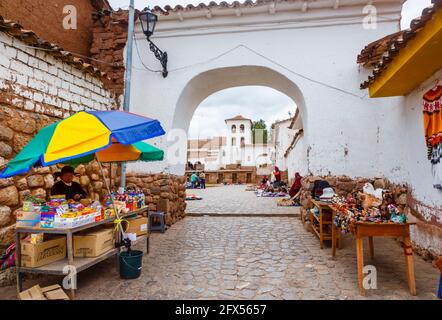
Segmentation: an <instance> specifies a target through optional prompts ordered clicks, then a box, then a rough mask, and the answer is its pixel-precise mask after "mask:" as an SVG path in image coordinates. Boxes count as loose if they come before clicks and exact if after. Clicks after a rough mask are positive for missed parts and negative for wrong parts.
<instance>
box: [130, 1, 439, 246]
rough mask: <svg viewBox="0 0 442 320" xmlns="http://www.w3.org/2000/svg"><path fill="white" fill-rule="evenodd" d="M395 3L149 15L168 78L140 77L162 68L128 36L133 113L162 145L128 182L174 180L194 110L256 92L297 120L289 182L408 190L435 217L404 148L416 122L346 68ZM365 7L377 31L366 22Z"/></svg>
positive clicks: (235, 7)
mask: <svg viewBox="0 0 442 320" xmlns="http://www.w3.org/2000/svg"><path fill="white" fill-rule="evenodd" d="M403 3H404V0H378V1H367V0H347V1H338V0H308V1H297V0H288V1H262V2H258V3H254V4H249V3H247V4H238V3H235V4H232V5H227V4H226V5H224V4H223V5H216V4H210V5H200V6H197V7H193V6H188V7H186V8H184V7H182V6H177V7H175V8H170V7H167V9H159V8H155V12H156V13H157V14H159V23H158V25H157V29H156V31H155V34H154V36H153V37H152V40H153V41H154V42H155V43H156V44H157V45H158V46H159V47H160V48H162V49H163V50H165V51H167V52H168V56H169V65H168V69H169V75H168V77H167V78H163V77H162V76H161V73H157V72H155V73H154V72H151V71H149V70H148V69H146V68H144V66H146V67H148V68H149V69H150V70H158V69H160V66H159V63H158V61H157V60H156V59H155V57H153V55H152V54H150V52H149V47H148V43H147V42H146V41H145V37H144V35H143V34H142V32H141V27H140V25H139V24H137V26H136V29H137V31H136V42H137V46H138V48H139V52H140V53H141V54H140V55H138V54H137V53H136V52H134V55H133V59H134V65H135V67H136V69H135V70H134V71H133V75H132V92H131V99H132V100H131V101H132V106H131V110H132V111H133V112H136V113H140V114H145V115H146V116H152V117H155V118H158V119H159V120H160V121H161V123H162V124H163V126H164V128H165V129H166V131H167V132H168V136H166V137H162V138H159V139H156V141H155V142H157V145H158V146H160V147H162V148H164V149H165V150H167V159H166V160H165V161H164V162H163V163H160V164H158V165H157V167H153V166H151V165H150V164H149V165H142V164H134V165H131V166H130V167H129V168H130V170H134V171H152V170H158V171H162V170H164V169H165V168H167V169H168V170H169V172H172V173H176V174H183V173H184V167H185V163H186V154H187V153H186V145H187V139H185V140H183V141H181V140H180V139H179V137H180V132H187V131H188V127H189V124H190V121H191V119H192V116H193V113H194V112H195V110H196V108H197V107H198V105H199V104H200V103H201V102H202V101H203V100H204V99H205V98H207V97H208V96H210V95H211V94H213V93H215V92H217V91H220V90H223V89H227V88H231V87H238V86H247V85H261V86H268V87H271V88H273V89H276V90H278V91H280V92H282V93H284V94H286V95H287V96H288V97H290V98H291V99H293V101H294V102H295V104H296V105H297V108H298V110H299V118H298V121H299V125H298V127H299V128H296V127H293V128H292V129H293V130H301V129H302V131H298V133H299V135H298V141H297V143H296V144H294V145H293V146H291V147H292V150H291V152H289V153H288V154H287V165H288V169H289V171H290V170H292V172H291V173H289V174H290V175H292V174H293V171H295V170H296V171H300V172H301V174H303V175H306V174H314V175H347V176H350V177H386V178H387V179H389V180H390V181H392V182H394V183H407V184H409V185H410V186H411V189H412V190H413V195H414V196H415V197H416V198H418V199H419V200H420V201H422V202H423V203H425V204H426V205H428V206H430V207H433V208H434V207H441V206H442V197H441V196H440V192H439V191H437V190H436V191H432V190H427V189H428V188H427V187H426V186H422V182H420V181H423V180H428V179H431V172H429V170H430V169H431V168H430V169H429V167H428V164H427V163H426V164H424V163H423V160H424V159H421V160H419V159H416V157H417V155H416V153H415V151H413V150H415V146H414V145H413V144H412V141H414V140H415V138H413V139H411V140H410V139H409V140H405V139H404V137H405V136H408V135H409V134H410V131H419V130H420V129H422V128H421V127H422V124H419V128H417V127H410V126H407V124H406V122H407V119H409V116H408V114H412V113H413V112H417V111H413V110H408V111H404V103H403V102H404V98H403V97H392V98H382V99H370V98H369V97H368V95H367V93H366V92H364V91H361V90H360V88H359V85H360V83H361V82H362V81H363V80H365V79H367V77H368V75H369V73H370V72H369V70H366V69H364V68H361V67H360V66H359V65H357V64H356V63H355V59H356V56H357V55H358V54H359V53H360V51H361V49H362V48H364V46H365V45H366V44H367V43H370V42H372V41H375V40H378V39H380V38H382V37H384V36H386V35H389V34H392V33H395V32H397V31H399V26H400V19H401V10H402V5H403ZM367 5H369V7H367ZM370 5H374V6H375V9H376V12H375V13H376V15H377V17H378V19H377V20H373V19H370V14H373V11H372V10H371V11H370V9H372V8H373V7H371V6H370ZM367 21H371V23H370V22H367ZM161 92H164V93H167V94H164V95H161V94H159V93H161ZM407 99H408V100H409V101H410V105H411V104H413V103H415V102H413V101H412V100H413V97H412V96H410V97H407ZM146 102H148V103H147V104H146ZM415 126H416V125H415ZM180 141H181V142H180ZM415 142H416V141H415ZM180 143H181V144H180ZM419 143H420V144H419V148H422V149H424V148H425V145H424V143H423V141H420V142H419ZM405 145H406V146H405ZM180 149H181V150H184V152H181V153H180V154H181V158H180V159H178V158H179V156H177V154H179V152H177V150H180ZM423 154H425V153H423ZM422 157H424V156H422ZM417 161H422V162H419V165H416V162H417ZM289 163H290V165H289ZM290 166H291V167H292V168H291V169H290ZM430 171H431V170H430ZM421 187H422V189H421ZM430 189H431V187H430ZM435 219H439V220H440V219H441V217H440V216H439V217H438V218H435ZM414 240H415V241H416V240H417V241H420V242H423V241H425V240H424V239H423V236H420V237H419V239H416V238H415V239H414Z"/></svg>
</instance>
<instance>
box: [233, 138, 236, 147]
mask: <svg viewBox="0 0 442 320" xmlns="http://www.w3.org/2000/svg"><path fill="white" fill-rule="evenodd" d="M234 145H236V138H232V146H234Z"/></svg>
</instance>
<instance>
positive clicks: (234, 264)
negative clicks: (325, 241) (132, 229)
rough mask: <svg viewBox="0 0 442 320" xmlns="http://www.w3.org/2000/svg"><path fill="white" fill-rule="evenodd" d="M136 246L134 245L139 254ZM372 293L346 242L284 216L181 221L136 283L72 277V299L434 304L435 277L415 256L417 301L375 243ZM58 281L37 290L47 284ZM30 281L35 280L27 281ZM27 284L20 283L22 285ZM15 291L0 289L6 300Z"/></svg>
mask: <svg viewBox="0 0 442 320" xmlns="http://www.w3.org/2000/svg"><path fill="white" fill-rule="evenodd" d="M141 247H143V246H142V244H140V248H141ZM366 264H372V265H375V266H376V268H377V273H378V280H377V284H378V289H377V290H370V291H368V292H367V296H366V297H365V298H364V297H361V296H359V294H358V287H357V274H356V254H355V248H354V241H353V240H352V239H351V238H346V239H345V240H344V244H343V248H342V249H341V250H338V255H337V259H336V260H333V259H332V258H331V249H330V248H329V247H326V248H325V249H323V250H321V249H320V248H319V243H318V239H317V238H316V237H315V236H314V235H313V234H311V233H309V232H306V231H305V229H304V227H303V226H302V223H301V221H300V220H299V219H297V218H292V217H212V216H210V217H187V218H185V219H184V220H181V221H179V222H177V223H176V224H175V225H173V226H172V227H171V228H170V229H169V230H168V231H167V232H166V233H165V234H153V235H152V238H151V253H150V254H149V255H147V256H145V257H144V260H143V271H142V275H141V277H140V278H139V279H136V280H121V279H119V276H118V272H117V270H116V267H115V259H109V260H107V261H104V262H102V263H100V264H99V265H96V266H95V267H92V268H91V269H88V270H86V271H84V272H82V273H80V274H79V278H78V287H79V289H78V291H77V298H78V299H131V300H133V299H386V300H388V299H435V297H436V287H437V284H438V279H439V272H438V271H437V269H436V268H434V267H433V266H432V265H431V264H430V263H427V262H425V261H424V260H422V259H421V258H420V257H418V256H415V267H416V285H417V292H418V296H417V297H412V296H410V295H409V292H408V286H407V282H406V275H405V261H404V258H403V255H402V249H401V247H400V245H399V244H398V243H397V242H396V241H394V240H393V239H387V238H376V239H375V258H374V261H370V259H369V258H368V257H367V258H366ZM57 279H58V283H60V279H59V278H53V279H45V282H44V283H43V282H42V281H41V280H40V284H42V285H44V284H53V283H55V282H56V280H57ZM34 282H35V281H34ZM31 284H32V283H31V281H30V280H28V281H26V282H25V285H26V287H29V286H30V285H31ZM14 290H15V288H14V287H7V288H2V289H1V290H0V298H14V297H15V291H14Z"/></svg>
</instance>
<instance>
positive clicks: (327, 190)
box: [319, 188, 336, 200]
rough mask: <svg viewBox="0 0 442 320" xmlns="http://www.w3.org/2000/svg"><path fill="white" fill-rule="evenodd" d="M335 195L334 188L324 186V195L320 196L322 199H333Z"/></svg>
mask: <svg viewBox="0 0 442 320" xmlns="http://www.w3.org/2000/svg"><path fill="white" fill-rule="evenodd" d="M334 196H336V193H335V191H334V190H333V188H324V189H323V191H322V196H320V197H319V198H320V199H321V200H322V199H327V200H328V199H331V198H333V197H334Z"/></svg>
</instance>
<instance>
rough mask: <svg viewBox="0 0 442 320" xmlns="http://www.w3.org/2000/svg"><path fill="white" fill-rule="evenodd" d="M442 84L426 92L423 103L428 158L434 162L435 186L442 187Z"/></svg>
mask: <svg viewBox="0 0 442 320" xmlns="http://www.w3.org/2000/svg"><path fill="white" fill-rule="evenodd" d="M441 108H442V86H437V87H436V88H433V89H431V90H429V91H428V92H427V93H425V95H424V97H423V103H422V111H423V113H424V130H425V141H426V144H427V148H428V154H427V156H428V160H430V161H431V164H432V173H433V186H434V188H437V189H442V164H441V157H442V114H441Z"/></svg>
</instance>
